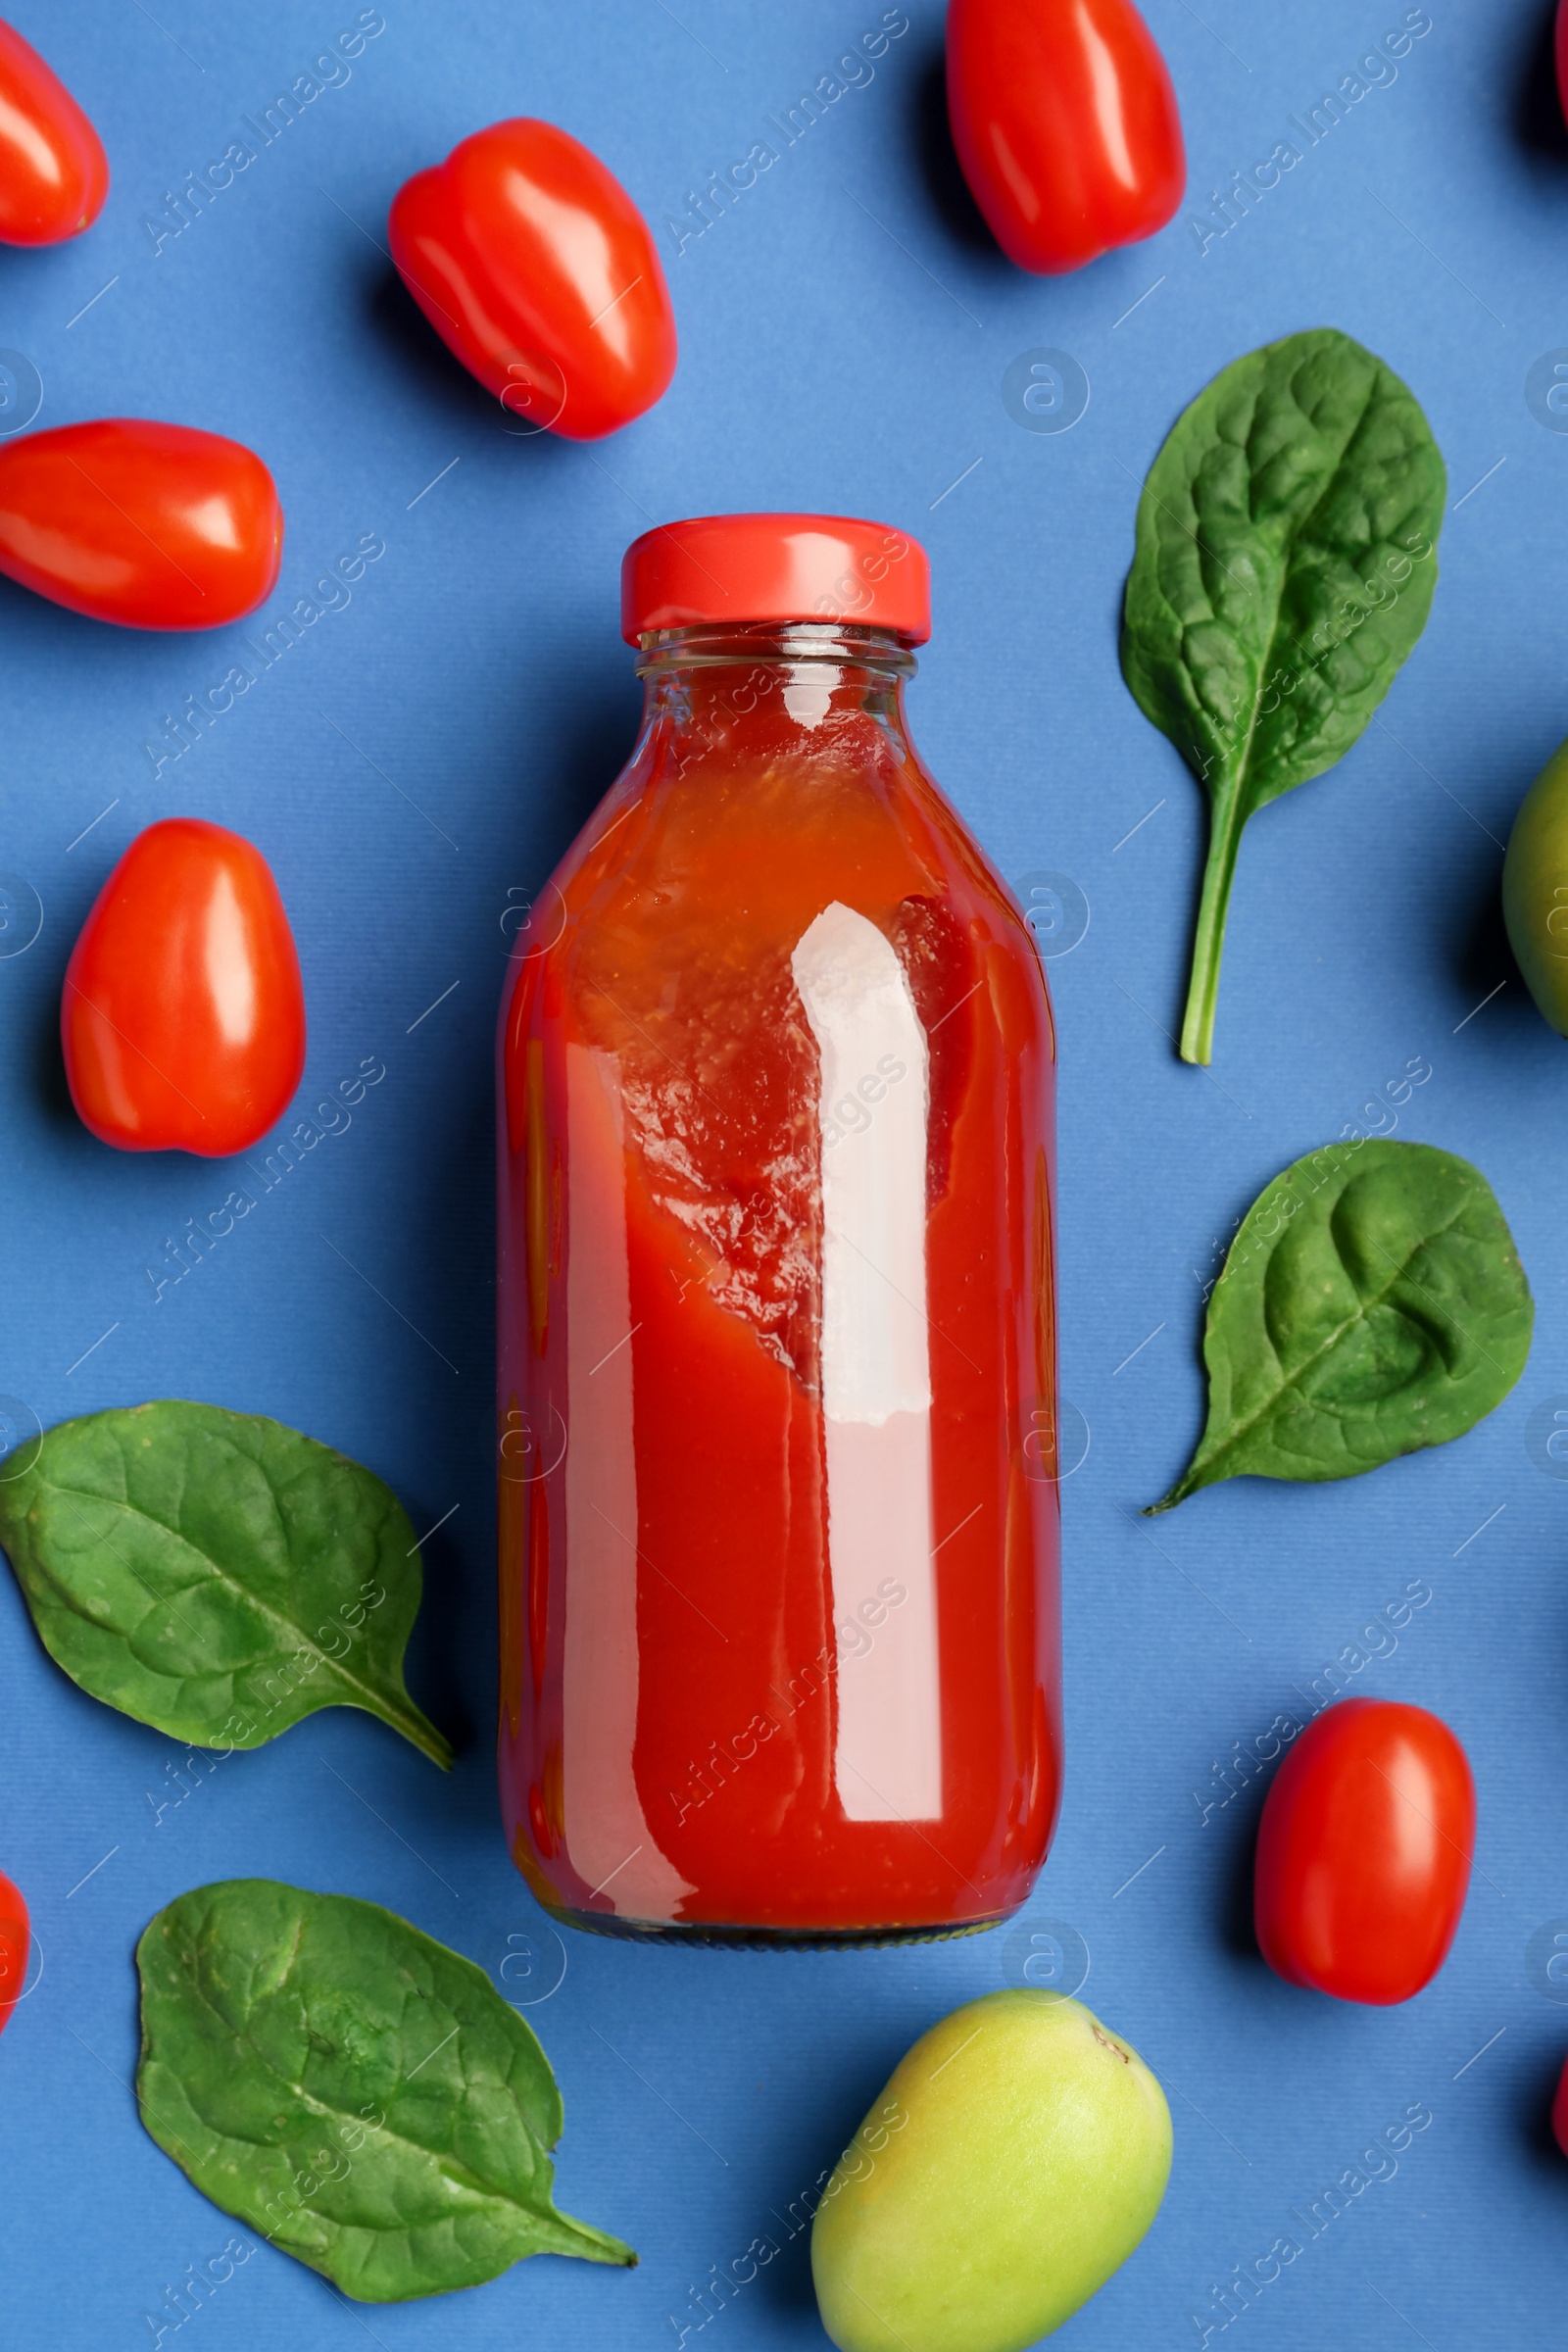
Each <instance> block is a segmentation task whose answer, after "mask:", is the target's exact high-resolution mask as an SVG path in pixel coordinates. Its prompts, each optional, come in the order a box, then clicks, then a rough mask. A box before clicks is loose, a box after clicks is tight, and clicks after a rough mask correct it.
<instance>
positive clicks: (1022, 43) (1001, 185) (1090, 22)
mask: <svg viewBox="0 0 1568 2352" xmlns="http://www.w3.org/2000/svg"><path fill="white" fill-rule="evenodd" d="M948 119H949V121H950V122H951V123H952V125H953V139H954V144H955V146H956V148H957V150H958V161H959V163H960V164H961V165H962V167H963V176H964V178H965V179H966V180H967V181H968V183H969V186H970V189H971V191H972V193H973V196H974V200H975V202H976V203H977V204H978V205H979V207H980V210H981V211H982V212H983V213H984V215H985V217H986V219H987V221H989V222H990V224H991V229H992V233H993V235H994V236H995V237H996V240H997V243H998V244H999V245H1000V246H1001V247H1002V250H1003V252H1004V253H1005V255H1006V256H1007V258H1008V260H1009V261H1013V262H1016V263H1017V265H1018V267H1019V269H1020V270H1039V271H1042V272H1044V273H1045V274H1046V275H1048V276H1056V275H1058V274H1059V273H1060V272H1061V271H1062V270H1081V269H1082V268H1083V266H1084V264H1085V263H1086V262H1092V261H1094V259H1095V258H1096V256H1097V255H1099V254H1102V253H1104V252H1105V251H1106V250H1107V248H1108V247H1110V246H1112V245H1130V244H1133V243H1135V242H1136V240H1137V239H1138V238H1140V237H1152V235H1153V233H1154V231H1155V229H1156V228H1163V226H1164V225H1165V222H1166V221H1168V220H1169V219H1170V217H1171V215H1172V213H1173V212H1174V211H1175V210H1176V207H1177V206H1178V204H1180V202H1181V200H1182V190H1183V188H1184V187H1185V186H1186V184H1187V155H1186V150H1185V149H1184V147H1183V145H1182V123H1181V116H1180V114H1179V113H1178V111H1177V107H1176V92H1175V90H1174V88H1173V87H1172V85H1171V78H1170V74H1169V73H1168V72H1167V70H1166V66H1165V60H1164V59H1163V58H1162V57H1161V55H1160V53H1159V51H1158V49H1157V48H1156V47H1155V45H1154V39H1153V35H1152V33H1151V31H1150V29H1149V27H1148V25H1146V24H1145V23H1144V20H1143V18H1142V17H1141V16H1140V15H1139V13H1138V11H1137V9H1136V8H1135V7H1134V6H1133V4H1132V0H949V7H948Z"/></svg>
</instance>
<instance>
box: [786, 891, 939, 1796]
mask: <svg viewBox="0 0 1568 2352" xmlns="http://www.w3.org/2000/svg"><path fill="white" fill-rule="evenodd" d="M791 970H792V972H793V973H794V977H795V985H796V987H797V988H798V989H799V991H800V994H801V1001H802V1003H803V1004H804V1005H805V1007H806V1016H807V1019H808V1021H809V1023H810V1027H811V1033H812V1035H813V1036H814V1037H815V1039H816V1044H817V1051H818V1054H820V1057H821V1092H820V1097H819V1103H818V1116H819V1132H820V1138H821V1142H820V1152H821V1180H822V1406H823V1415H824V1421H825V1429H826V1451H827V1514H828V1560H829V1566H830V1571H831V1577H832V1588H833V1618H834V1624H835V1626H836V1628H837V1644H838V1673H837V1676H836V1681H837V1686H838V1738H837V1742H836V1746H835V1750H834V1781H835V1785H836V1787H837V1789H838V1794H839V1799H840V1802H841V1803H842V1805H843V1807H844V1810H845V1813H846V1814H847V1815H848V1816H849V1818H850V1820H852V1821H929V1820H934V1819H936V1818H937V1817H938V1816H939V1815H940V1814H941V1811H942V1712H941V1686H940V1676H939V1666H938V1650H937V1611H936V1573H935V1568H934V1566H933V1562H932V1538H931V1350H930V1327H929V1324H928V1322H927V1319H926V1311H925V1296H926V1281H925V1220H926V1160H927V1136H928V1127H929V1121H930V1056H929V1054H928V1052H927V1048H926V1036H925V1031H924V1029H923V1027H922V1026H921V1022H920V1016H919V1014H918V1012H917V1011H916V1009H915V1005H914V999H913V997H912V996H911V994H910V992H909V984H908V981H907V979H906V977H905V973H904V967H903V965H902V964H901V963H900V961H899V958H898V956H897V955H896V954H895V952H894V949H893V946H892V944H891V942H890V941H889V940H887V939H886V938H885V937H884V936H883V934H882V933H881V932H880V931H879V930H878V929H877V927H876V925H875V924H874V923H872V922H869V921H867V919H866V917H865V916H864V915H862V914H857V913H856V912H855V911H854V909H853V908H851V907H845V906H842V905H840V904H839V903H838V902H837V901H835V902H834V904H833V905H832V906H830V907H825V908H824V909H823V911H822V912H821V913H820V914H819V915H818V916H817V917H816V919H815V921H814V922H813V923H811V924H810V925H809V928H808V930H807V931H806V933H805V934H804V936H803V937H802V939H801V941H800V943H799V945H798V946H797V947H796V950H795V953H794V955H793V956H792V957H791ZM893 1593H898V1594H899V1595H901V1597H899V1598H897V1599H893V1598H892V1597H891V1596H892V1594H893Z"/></svg>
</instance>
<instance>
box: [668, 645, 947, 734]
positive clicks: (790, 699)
mask: <svg viewBox="0 0 1568 2352" xmlns="http://www.w3.org/2000/svg"><path fill="white" fill-rule="evenodd" d="M914 670H915V661H914V656H913V654H912V653H911V652H910V650H909V648H908V647H907V645H906V644H905V643H904V641H903V639H902V638H899V637H896V636H894V635H893V634H892V633H891V631H889V630H886V629H871V628H858V627H856V626H854V625H853V624H852V623H849V622H846V621H830V622H817V621H790V622H785V623H779V622H770V623H768V624H766V625H765V626H760V627H752V628H715V627H713V626H711V625H704V626H702V627H700V628H688V629H661V630H658V631H656V632H654V633H653V634H651V635H649V636H647V637H645V638H644V639H643V640H642V648H641V651H640V653H639V655H638V659H637V674H638V676H639V677H640V678H641V679H642V680H643V681H644V684H645V687H646V689H647V695H646V702H645V705H644V713H643V715H644V724H645V725H646V726H649V727H661V726H662V727H673V728H675V729H676V730H678V731H680V732H682V733H685V732H687V731H688V730H690V729H693V728H696V729H699V730H703V731H708V730H711V728H712V727H713V726H715V725H716V726H718V727H720V728H723V729H726V730H727V729H728V728H731V727H733V726H735V725H737V724H743V723H744V722H745V721H747V720H749V719H750V718H751V717H752V715H753V714H754V713H755V712H759V711H761V712H765V713H767V715H768V716H769V718H771V719H773V720H774V721H775V722H776V723H778V724H782V725H786V726H787V725H789V724H791V723H793V724H794V725H795V726H798V727H800V728H802V729H803V730H805V731H807V732H809V733H814V732H815V730H816V729H817V728H818V727H819V726H820V725H821V724H822V722H823V721H824V719H827V718H828V717H830V716H831V717H835V718H849V717H860V718H869V719H872V720H874V721H875V722H876V723H877V724H878V725H879V726H880V727H882V728H884V729H885V730H886V731H887V732H888V733H889V734H890V735H892V736H893V737H894V738H895V739H896V740H897V741H898V743H899V744H900V746H901V747H902V746H904V745H905V744H906V743H907V735H906V728H905V718H904V684H905V680H906V679H907V678H911V677H912V676H913V675H914Z"/></svg>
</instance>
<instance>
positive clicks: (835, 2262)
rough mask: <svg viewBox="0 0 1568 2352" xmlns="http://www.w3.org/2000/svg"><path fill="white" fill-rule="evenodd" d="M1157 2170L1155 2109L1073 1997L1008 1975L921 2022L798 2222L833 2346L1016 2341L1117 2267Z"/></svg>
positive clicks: (1163, 2159)
mask: <svg viewBox="0 0 1568 2352" xmlns="http://www.w3.org/2000/svg"><path fill="white" fill-rule="evenodd" d="M1169 2178H1170V2109H1169V2108H1168V2107H1167V2106H1166V2104H1165V2096H1164V2093H1163V2091H1162V2090H1161V2089H1160V2087H1159V2084H1158V2083H1157V2082H1155V2080H1154V2078H1153V2076H1152V2074H1151V2073H1150V2071H1149V2069H1148V2067H1147V2066H1145V2064H1144V2062H1143V2060H1142V2059H1141V2058H1140V2057H1139V2055H1138V2053H1137V2051H1136V2050H1133V2049H1130V2048H1129V2047H1128V2045H1127V2043H1126V2042H1124V2041H1122V2040H1121V2039H1120V2038H1119V2036H1118V2035H1116V2034H1111V2033H1109V2032H1107V2030H1106V2029H1105V2027H1103V2025H1102V2024H1101V2023H1100V2021H1099V2019H1098V2018H1097V2017H1094V2016H1093V2015H1092V2014H1091V2013H1090V2011H1089V2010H1087V2009H1085V2008H1084V2007H1083V2006H1082V2004H1081V2003H1080V2002H1078V2001H1068V2000H1063V1999H1062V1998H1061V1997H1060V1996H1059V1995H1058V1994H1055V1993H1052V1992H1046V1991H1041V1990H1036V1989H1034V1988H1033V1987H1029V1986H1023V1987H1020V1988H1019V1989H1018V1990H1016V1991H1008V1992H992V1993H988V1994H987V1995H986V1996H985V1998H984V1999H983V2000H978V2001H969V2002H967V2003H966V2004H965V2005H964V2007H963V2008H961V2009H955V2010H954V2012H953V2014H952V2016H951V2017H945V2018H944V2019H943V2020H942V2022H941V2024H940V2025H937V2026H933V2027H932V2029H931V2031H930V2033H929V2034H923V2035H922V2036H921V2038H920V2039H919V2040H918V2041H917V2042H916V2043H915V2045H914V2047H913V2048H912V2049H911V2050H910V2051H909V2053H908V2055H907V2057H906V2058H905V2059H903V2061H902V2062H901V2063H900V2065H899V2067H898V2068H897V2070H896V2072H895V2073H894V2075H893V2077H892V2079H891V2081H890V2082H889V2083H888V2085H887V2088H886V2089H885V2090H884V2091H883V2093H882V2095H881V2097H880V2098H879V2099H878V2100H877V2101H876V2103H875V2105H874V2106H873V2107H872V2109H871V2112H870V2114H869V2115H868V2116H867V2117H866V2119H865V2121H864V2123H863V2124H862V2125H861V2126H860V2129H859V2130H858V2131H857V2133H856V2135H855V2137H854V2139H853V2140H852V2141H851V2142H850V2145H849V2146H848V2147H847V2148H846V2149H845V2151H844V2154H843V2156H842V2157H841V2159H840V2161H839V2165H838V2169H837V2170H836V2171H835V2173H834V2175H833V2178H832V2180H830V2181H829V2182H828V2184H827V2187H826V2189H825V2190H824V2191H823V2193H822V2201H821V2203H820V2205H818V2207H817V2209H816V2219H815V2222H814V2223H813V2225H812V2229H811V2272H812V2276H813V2278H814V2279H815V2281H816V2299H817V2303H818V2305H819V2307H820V2310H821V2314H822V2325H823V2326H824V2327H826V2329H827V2331H828V2334H829V2335H830V2336H831V2337H832V2338H833V2341H834V2342H835V2343H836V2344H838V2345H839V2346H840V2347H841V2348H842V2352H901V2348H902V2352H1021V2347H1022V2346H1023V2345H1025V2344H1032V2343H1035V2342H1036V2341H1037V2340H1038V2339H1039V2338H1040V2337H1041V2336H1043V2335H1049V2334H1050V2333H1051V2332H1052V2330H1053V2328H1055V2327H1060V2326H1061V2324H1062V2322H1063V2320H1067V2319H1070V2318H1071V2317H1072V2315H1073V2313H1074V2312H1075V2311H1076V2310H1077V2309H1078V2307H1079V2305H1080V2304H1083V2303H1087V2302H1088V2300H1089V2297H1090V2296H1091V2295H1092V2294H1094V2293H1095V2292H1096V2290H1097V2289H1098V2288H1099V2287H1102V2286H1103V2285H1104V2283H1105V2280H1106V2279H1107V2278H1109V2277H1110V2275H1111V2273H1112V2272H1113V2271H1116V2270H1119V2269H1120V2267H1121V2265H1122V2264H1123V2263H1124V2262H1125V2261H1126V2259H1127V2257H1128V2255H1129V2254H1130V2253H1131V2252H1132V2250H1133V2248H1134V2247H1135V2246H1136V2245H1137V2244H1138V2242H1139V2240H1140V2239H1141V2238H1142V2237H1143V2236H1144V2234H1145V2232H1146V2230H1147V2229H1148V2228H1149V2226H1150V2224H1151V2222H1152V2220H1153V2218H1154V2216H1155V2214H1156V2213H1157V2212H1158V2211H1159V2201H1160V2199H1161V2197H1162V2196H1163V2195H1164V2193H1165V2183H1166V2181H1167V2180H1168V2179H1169Z"/></svg>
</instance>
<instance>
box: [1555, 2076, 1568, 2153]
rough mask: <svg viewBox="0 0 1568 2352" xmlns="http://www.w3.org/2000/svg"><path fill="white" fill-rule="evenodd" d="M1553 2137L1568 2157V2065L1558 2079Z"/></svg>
mask: <svg viewBox="0 0 1568 2352" xmlns="http://www.w3.org/2000/svg"><path fill="white" fill-rule="evenodd" d="M1551 2131H1552V2137H1553V2138H1554V2139H1555V2140H1556V2142H1557V2145H1558V2147H1559V2148H1561V2150H1562V2152H1563V2154H1564V2155H1565V2156H1568V2065H1565V2066H1564V2068H1563V2070H1562V2073H1561V2074H1560V2075H1559V2076H1558V2078H1557V2095H1556V2097H1555V2098H1554V2099H1553V2100H1552V2102H1551Z"/></svg>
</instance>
